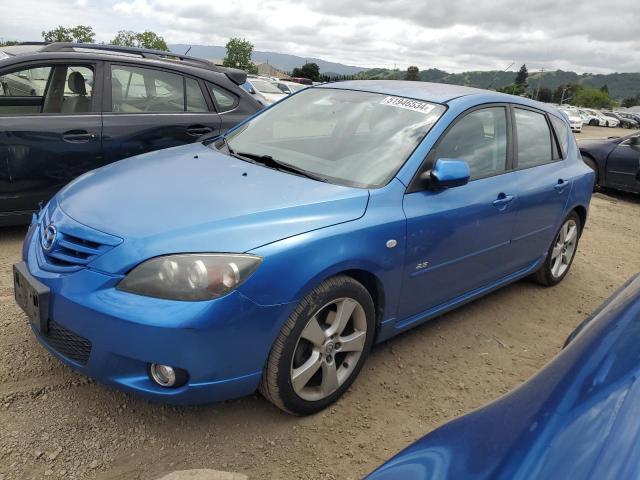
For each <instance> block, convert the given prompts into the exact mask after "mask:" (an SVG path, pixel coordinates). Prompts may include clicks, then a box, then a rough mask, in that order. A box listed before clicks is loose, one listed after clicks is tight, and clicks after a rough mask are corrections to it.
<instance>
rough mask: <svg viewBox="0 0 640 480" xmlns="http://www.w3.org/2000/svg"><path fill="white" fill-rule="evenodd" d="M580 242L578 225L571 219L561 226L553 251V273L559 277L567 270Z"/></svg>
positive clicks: (555, 276)
mask: <svg viewBox="0 0 640 480" xmlns="http://www.w3.org/2000/svg"><path fill="white" fill-rule="evenodd" d="M577 243H578V225H577V224H576V222H575V220H573V219H571V218H570V219H569V220H567V221H566V222H564V224H563V225H562V227H561V228H560V231H559V232H558V236H557V237H556V242H555V245H554V246H553V250H552V251H551V275H553V277H554V278H559V277H561V276H562V275H564V273H565V272H566V271H567V269H568V268H569V265H571V260H572V259H573V256H574V255H575V253H576V245H577Z"/></svg>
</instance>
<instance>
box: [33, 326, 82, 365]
mask: <svg viewBox="0 0 640 480" xmlns="http://www.w3.org/2000/svg"><path fill="white" fill-rule="evenodd" d="M44 339H45V341H46V342H47V343H48V344H49V346H50V347H51V348H53V349H54V350H55V351H57V352H59V353H60V354H62V355H64V356H65V357H67V358H69V359H71V360H73V361H75V362H78V363H80V364H82V365H86V364H87V362H88V361H89V355H90V354H91V342H90V341H89V340H87V339H86V338H84V337H81V336H80V335H78V334H76V333H73V332H72V331H71V330H69V329H67V328H65V327H63V326H62V325H60V324H59V323H56V322H54V321H53V320H49V329H48V331H47V334H46V335H45V336H44Z"/></svg>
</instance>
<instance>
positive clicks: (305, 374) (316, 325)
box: [291, 298, 367, 401]
mask: <svg viewBox="0 0 640 480" xmlns="http://www.w3.org/2000/svg"><path fill="white" fill-rule="evenodd" d="M366 339H367V318H366V314H365V311H364V309H363V308H362V305H360V303H358V302H357V301H356V300H354V299H352V298H339V299H336V300H333V301H332V302H330V303H327V304H326V305H324V306H323V307H322V308H320V309H319V310H318V311H317V312H316V313H315V314H314V315H313V316H312V317H311V318H310V319H309V321H308V322H307V325H306V326H305V328H304V329H303V330H302V332H301V334H300V338H299V339H298V342H297V344H296V348H295V349H294V354H293V359H292V361H291V384H292V386H293V390H294V391H295V393H296V394H297V395H298V396H299V397H300V398H302V399H303V400H307V401H318V400H322V399H324V398H327V397H328V396H330V395H331V394H332V393H334V392H335V391H336V390H337V389H338V388H340V386H341V385H342V384H344V383H345V382H346V381H347V380H348V379H349V377H350V376H351V374H352V373H353V371H354V369H355V368H356V365H357V364H358V360H359V359H360V356H361V355H362V351H363V350H364V347H365V342H366Z"/></svg>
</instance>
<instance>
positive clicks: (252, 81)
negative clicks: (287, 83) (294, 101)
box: [243, 77, 287, 105]
mask: <svg viewBox="0 0 640 480" xmlns="http://www.w3.org/2000/svg"><path fill="white" fill-rule="evenodd" d="M245 85H247V87H249V88H247V87H245V88H247V90H248V92H249V93H251V94H252V95H253V94H254V93H259V94H260V95H262V96H263V97H264V98H265V99H266V101H267V104H268V105H271V104H272V103H275V102H277V101H279V100H282V99H283V98H285V97H286V96H287V94H286V93H284V92H283V91H281V90H280V89H279V88H278V87H277V86H276V84H275V83H273V82H272V81H271V79H269V78H260V77H247V82H246V84H245ZM243 87H244V85H243Z"/></svg>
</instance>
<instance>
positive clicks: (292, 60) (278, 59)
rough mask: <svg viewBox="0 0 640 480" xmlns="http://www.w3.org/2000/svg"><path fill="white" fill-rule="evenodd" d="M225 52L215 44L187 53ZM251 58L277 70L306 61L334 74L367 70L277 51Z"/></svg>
mask: <svg viewBox="0 0 640 480" xmlns="http://www.w3.org/2000/svg"><path fill="white" fill-rule="evenodd" d="M189 47H190V45H184V44H175V45H169V50H171V51H172V52H175V53H184V52H186V51H187V49H188V48H189ZM226 54H227V49H226V48H225V47H221V46H217V45H191V50H190V51H189V55H192V56H194V57H200V58H207V59H222V58H224V57H225V55H226ZM252 60H253V62H254V63H265V62H268V63H269V64H270V65H273V66H274V67H275V68H277V69H278V70H281V71H283V72H290V71H292V70H293V69H294V68H296V67H301V66H302V65H304V64H305V63H306V62H314V63H317V64H318V67H320V73H322V74H326V73H333V74H334V75H354V74H356V73H359V72H363V71H365V70H367V69H366V68H363V67H354V66H352V65H343V64H342V63H336V62H328V61H326V60H322V59H320V58H313V57H299V56H297V55H289V54H286V53H277V52H261V51H258V50H254V51H253V55H252Z"/></svg>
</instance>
